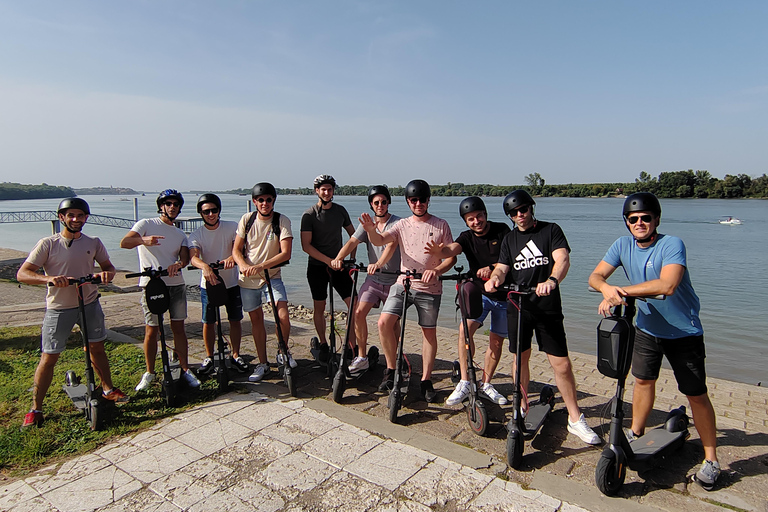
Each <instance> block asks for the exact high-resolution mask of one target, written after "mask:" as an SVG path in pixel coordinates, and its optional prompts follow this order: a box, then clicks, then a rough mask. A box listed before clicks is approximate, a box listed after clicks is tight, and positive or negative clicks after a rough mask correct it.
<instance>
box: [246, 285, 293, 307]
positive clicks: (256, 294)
mask: <svg viewBox="0 0 768 512" xmlns="http://www.w3.org/2000/svg"><path fill="white" fill-rule="evenodd" d="M270 282H271V283H272V293H273V294H274V296H275V302H288V294H287V293H285V285H284V284H283V280H282V279H275V278H272V280H271V281H270ZM240 297H241V298H242V301H243V311H245V312H246V313H250V312H251V311H256V310H257V309H259V308H260V307H261V305H262V304H263V303H265V302H269V290H268V289H267V285H266V283H265V284H264V286H262V287H261V288H240Z"/></svg>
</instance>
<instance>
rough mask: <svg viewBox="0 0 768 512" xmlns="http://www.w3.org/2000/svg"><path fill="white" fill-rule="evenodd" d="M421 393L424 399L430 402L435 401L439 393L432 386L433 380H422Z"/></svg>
mask: <svg viewBox="0 0 768 512" xmlns="http://www.w3.org/2000/svg"><path fill="white" fill-rule="evenodd" d="M421 395H422V396H423V397H424V401H425V402H427V403H428V404H431V403H432V402H434V401H435V397H437V393H435V388H434V387H433V386H432V381H431V380H423V381H421Z"/></svg>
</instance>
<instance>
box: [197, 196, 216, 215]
mask: <svg viewBox="0 0 768 512" xmlns="http://www.w3.org/2000/svg"><path fill="white" fill-rule="evenodd" d="M205 203H213V204H215V205H216V208H218V209H219V212H221V199H219V196H217V195H216V194H203V195H201V196H200V197H199V198H198V199H197V213H199V214H202V213H203V205H204V204H205Z"/></svg>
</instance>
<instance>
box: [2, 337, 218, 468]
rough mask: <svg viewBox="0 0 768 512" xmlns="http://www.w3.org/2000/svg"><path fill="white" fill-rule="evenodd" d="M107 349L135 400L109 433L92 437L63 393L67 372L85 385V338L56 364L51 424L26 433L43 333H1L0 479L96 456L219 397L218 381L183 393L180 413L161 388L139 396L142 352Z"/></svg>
mask: <svg viewBox="0 0 768 512" xmlns="http://www.w3.org/2000/svg"><path fill="white" fill-rule="evenodd" d="M105 348H106V351H107V357H108V358H109V362H110V367H111V370H112V380H113V382H114V384H115V385H116V386H117V387H119V388H120V389H122V390H123V391H125V392H126V393H128V394H129V395H130V396H131V401H130V402H129V403H127V404H120V405H118V406H116V407H114V408H108V409H107V411H108V416H107V419H106V421H105V427H104V430H102V431H100V432H92V431H91V430H90V426H89V424H88V422H86V420H85V415H84V413H83V412H82V411H80V410H78V409H76V408H75V406H74V405H72V402H71V401H70V399H69V397H68V396H67V395H66V393H64V391H63V390H62V386H63V384H64V374H65V372H66V371H67V370H74V371H75V372H76V373H77V375H78V376H80V378H81V379H82V378H84V377H83V375H84V373H85V371H84V370H85V360H84V353H83V349H82V339H81V337H80V334H79V333H73V334H72V335H71V336H70V337H69V340H68V341H67V350H65V351H64V352H63V353H62V354H61V357H60V358H59V361H58V362H57V364H56V368H55V371H54V377H53V383H52V384H51V388H50V389H49V390H48V394H47V396H46V398H45V404H44V407H43V412H44V414H45V423H44V424H43V426H42V428H35V427H31V428H28V429H25V431H24V432H21V431H20V429H19V427H20V426H21V423H22V421H23V419H24V415H25V414H26V413H27V412H28V411H29V409H30V406H31V403H32V395H31V391H30V389H31V387H32V382H33V377H34V373H35V369H36V367H37V363H38V362H39V360H40V328H39V327H12V328H8V327H4V328H0V473H2V474H10V475H18V474H24V473H27V472H29V471H33V470H35V469H37V468H39V467H41V466H44V465H47V464H50V463H51V462H55V461H57V460H58V459H61V458H64V457H69V456H72V455H77V454H82V453H86V452H89V451H92V450H93V449H95V448H96V447H98V446H100V445H102V444H105V443H106V442H108V441H109V440H111V439H112V438H114V437H116V436H121V435H125V434H128V433H131V432H136V431H138V430H141V429H144V428H146V427H149V426H151V425H153V424H155V423H156V422H157V421H158V420H161V419H163V418H166V417H168V416H172V415H174V414H176V413H178V412H181V411H183V410H185V409H187V408H189V407H190V406H192V405H195V404H197V403H200V402H205V401H208V400H211V399H212V398H213V397H215V396H216V393H217V386H216V382H215V380H209V381H207V382H204V383H203V386H202V387H201V390H199V391H189V392H188V394H184V393H186V392H187V391H186V390H183V391H182V395H181V400H180V401H181V403H182V404H183V405H182V406H181V407H178V408H169V407H167V406H166V405H165V402H164V400H163V397H162V395H161V391H160V388H159V387H157V386H153V387H152V388H151V391H150V392H149V393H144V394H141V395H136V394H135V393H134V392H133V387H134V386H135V385H136V383H137V382H139V380H140V379H141V375H142V374H143V373H144V369H145V368H144V354H143V352H142V350H141V348H140V347H138V346H134V345H127V344H121V343H112V342H109V341H107V342H105ZM158 367H159V365H158ZM98 384H99V382H98V377H97V385H98Z"/></svg>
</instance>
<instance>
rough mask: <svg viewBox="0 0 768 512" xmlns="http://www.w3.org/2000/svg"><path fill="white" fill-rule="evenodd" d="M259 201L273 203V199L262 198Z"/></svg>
mask: <svg viewBox="0 0 768 512" xmlns="http://www.w3.org/2000/svg"><path fill="white" fill-rule="evenodd" d="M257 201H258V202H260V203H271V202H272V201H273V199H272V198H271V197H260V198H258V199H257Z"/></svg>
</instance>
